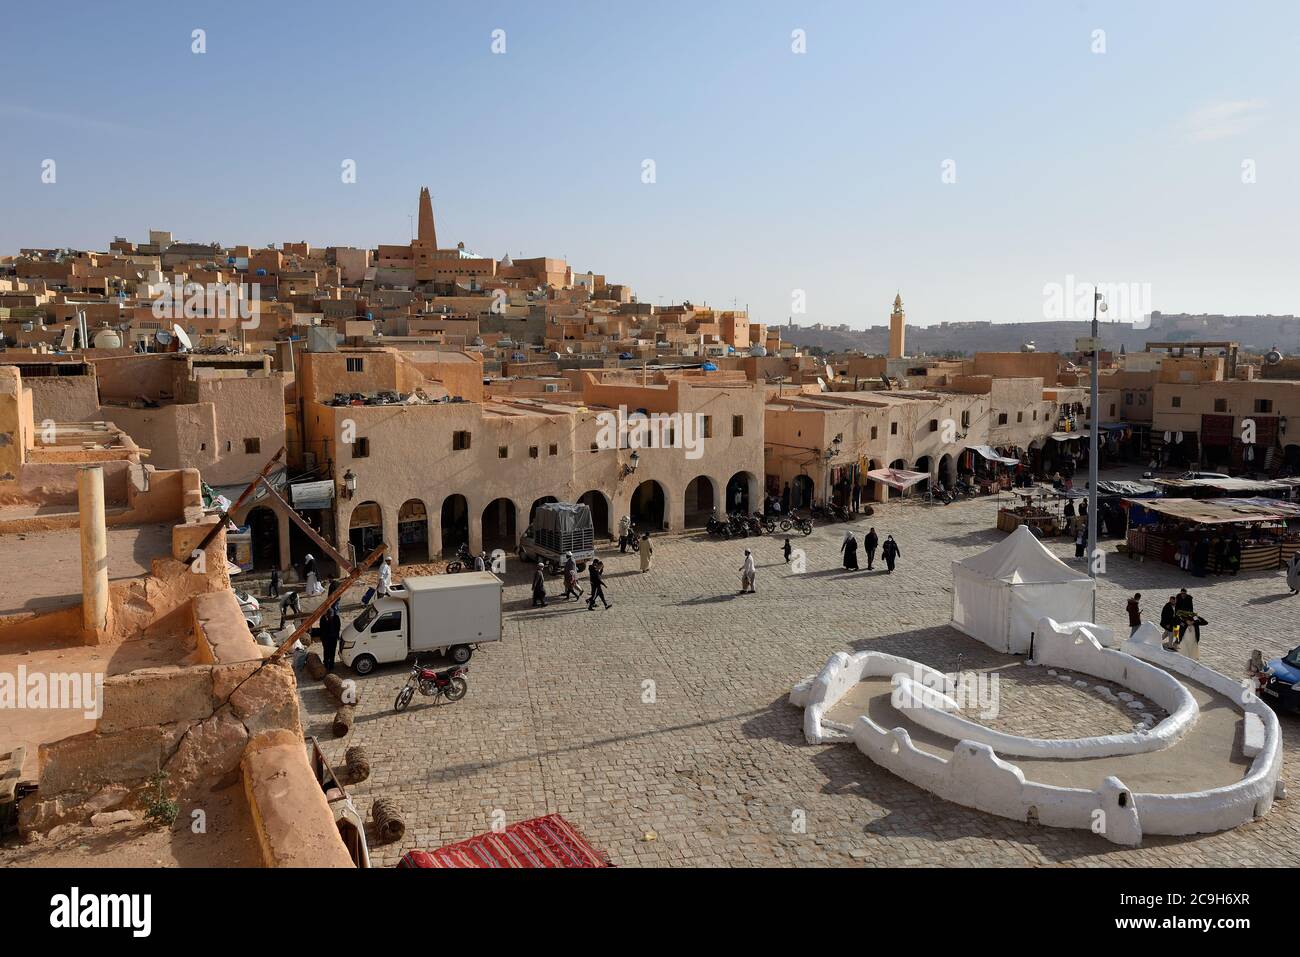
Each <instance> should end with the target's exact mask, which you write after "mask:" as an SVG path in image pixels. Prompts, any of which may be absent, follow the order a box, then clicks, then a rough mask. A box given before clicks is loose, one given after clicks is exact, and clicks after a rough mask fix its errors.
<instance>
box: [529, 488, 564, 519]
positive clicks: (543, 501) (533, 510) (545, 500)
mask: <svg viewBox="0 0 1300 957" xmlns="http://www.w3.org/2000/svg"><path fill="white" fill-rule="evenodd" d="M558 501H559V499H558V498H556V497H555V496H554V495H543V496H542V497H541V498H539V499H538V500H537V501H535V502H533V504H532V505H530V506H529V507H528V524H529V525H531V524H533V519H535V518H536V517H537V510H538V509H539V508H541V507H542V506H543V505H550V504H552V503H553V502H558Z"/></svg>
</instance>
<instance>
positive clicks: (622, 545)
mask: <svg viewBox="0 0 1300 957" xmlns="http://www.w3.org/2000/svg"><path fill="white" fill-rule="evenodd" d="M631 529H632V517H631V516H630V515H624V516H623V517H622V518H620V519H619V520H618V550H619V551H620V552H622V553H623V554H625V555H626V554H627V544H628V534H629V533H630V532H631Z"/></svg>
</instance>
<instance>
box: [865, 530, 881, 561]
mask: <svg viewBox="0 0 1300 957" xmlns="http://www.w3.org/2000/svg"><path fill="white" fill-rule="evenodd" d="M862 547H863V549H864V550H865V551H866V553H867V571H871V570H872V569H873V568H874V567H875V565H876V549H877V548H879V547H880V536H879V535H877V534H876V530H875V529H874V528H871V529H868V530H867V534H866V535H865V536H863V539H862Z"/></svg>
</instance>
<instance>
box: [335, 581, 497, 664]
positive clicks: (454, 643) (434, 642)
mask: <svg viewBox="0 0 1300 957" xmlns="http://www.w3.org/2000/svg"><path fill="white" fill-rule="evenodd" d="M500 640H501V579H499V578H497V576H496V575H494V574H492V573H491V572H464V573H462V574H459V575H421V576H418V577H413V578H407V579H405V580H404V581H403V582H402V583H401V584H397V585H394V586H393V587H392V589H390V591H389V593H388V595H387V596H385V597H383V598H379V597H376V598H374V599H373V600H372V601H371V602H370V604H368V605H367V606H366V607H365V610H364V611H362V612H361V614H360V615H358V616H357V617H356V618H355V619H353V620H352V622H351V623H350V624H348V625H347V626H345V627H344V629H343V632H342V634H341V635H340V636H339V657H340V658H341V659H342V661H343V663H344V664H345V665H347V666H348V667H350V668H351V669H352V670H353V671H355V672H356V673H357V674H359V675H366V674H369V673H370V672H371V671H373V670H374V667H375V665H377V664H386V663H388V662H393V661H405V660H406V659H407V658H408V657H410V656H411V655H414V654H420V653H422V652H430V653H435V654H445V655H447V656H448V657H449V658H451V660H452V661H454V662H455V663H456V664H458V665H460V664H464V663H465V662H467V661H469V659H470V655H472V654H473V653H474V649H475V648H477V647H478V646H479V645H481V644H483V643H484V642H488V641H500Z"/></svg>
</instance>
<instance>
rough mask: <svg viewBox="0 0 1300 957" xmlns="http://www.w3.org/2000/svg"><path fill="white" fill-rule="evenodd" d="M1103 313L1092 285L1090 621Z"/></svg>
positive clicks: (1094, 600) (1094, 610)
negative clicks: (1100, 318) (1100, 322)
mask: <svg viewBox="0 0 1300 957" xmlns="http://www.w3.org/2000/svg"><path fill="white" fill-rule="evenodd" d="M1099 310H1100V311H1102V312H1104V311H1105V310H1106V304H1105V303H1104V302H1102V300H1101V290H1100V289H1098V288H1097V287H1096V286H1093V290H1092V343H1091V345H1092V396H1091V402H1092V415H1091V416H1090V419H1091V423H1092V425H1091V428H1089V430H1088V550H1087V557H1088V576H1089V577H1090V578H1091V579H1092V580H1093V587H1092V620H1093V621H1094V622H1095V621H1096V620H1097V556H1096V551H1097V449H1098V446H1099V440H1098V434H1099V433H1100V432H1101V416H1100V414H1099V412H1100V406H1101V400H1100V397H1099V394H1098V393H1099V390H1098V388H1097V367H1098V365H1099V364H1100V362H1101V355H1100V352H1101V342H1100V340H1099V338H1098V336H1099V329H1098V326H1097V312H1098V311H1099Z"/></svg>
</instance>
